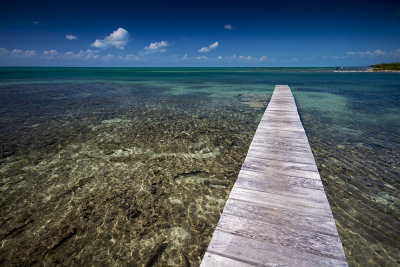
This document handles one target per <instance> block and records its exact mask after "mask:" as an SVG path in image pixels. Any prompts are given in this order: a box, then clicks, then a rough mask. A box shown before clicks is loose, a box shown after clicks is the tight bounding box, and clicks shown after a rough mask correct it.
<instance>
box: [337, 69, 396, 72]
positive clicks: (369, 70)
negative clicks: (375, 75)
mask: <svg viewBox="0 0 400 267" xmlns="http://www.w3.org/2000/svg"><path fill="white" fill-rule="evenodd" d="M333 72H400V70H378V69H373V68H369V69H365V70H334V71H333Z"/></svg>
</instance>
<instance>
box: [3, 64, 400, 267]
mask: <svg viewBox="0 0 400 267" xmlns="http://www.w3.org/2000/svg"><path fill="white" fill-rule="evenodd" d="M275 84H288V85H289V86H290V87H291V89H292V91H293V93H294V95H295V99H296V102H297V105H298V109H299V112H300V116H301V119H302V121H303V124H304V127H305V129H306V132H307V135H308V137H309V141H310V144H311V147H312V150H313V153H314V155H315V157H316V161H317V165H318V168H319V170H320V173H321V178H322V180H323V182H324V186H325V190H326V192H327V195H328V199H329V203H330V205H331V208H332V211H333V214H334V217H335V220H336V223H337V227H338V230H339V234H340V237H341V240H342V242H343V245H344V249H345V252H346V256H347V260H348V262H349V263H350V265H351V266H368V265H370V266H372V265H382V266H383V265H397V264H400V258H399V257H400V256H399V255H400V249H399V247H400V243H399V242H400V241H399V240H400V232H399V229H400V207H399V204H400V198H399V191H400V190H399V188H400V184H399V177H400V175H399V156H400V74H398V73H334V72H332V70H330V69H327V68H321V69H318V68H317V69H309V68H304V69H302V68H296V69H290V68H289V69H284V68H276V69H251V68H249V69H248V68H233V69H190V68H189V69H184V68H178V69H173V68H170V69H169V68H161V69H155V68H154V69H153V68H151V69H135V68H133V69H123V68H122V69H115V68H114V69H105V68H65V69H62V68H2V69H0V177H1V178H0V215H1V216H0V240H1V247H0V264H5V265H29V264H38V265H39V264H40V265H42V264H50V265H55V264H64V265H71V264H72V265H88V264H91V265H99V264H102V265H107V266H111V265H131V266H136V265H137V266H142V265H145V266H146V265H147V266H151V265H158V266H165V265H171V266H197V265H199V263H200V262H201V258H202V256H203V254H204V252H205V250H206V248H207V245H208V243H209V241H210V239H211V236H212V233H213V231H214V228H215V226H216V223H217V222H218V219H219V216H220V213H221V211H222V208H223V206H224V203H225V201H226V199H227V197H228V194H229V191H230V189H231V187H232V186H233V183H234V182H235V179H236V177H237V174H238V172H239V170H240V167H241V164H242V162H243V160H244V158H245V156H246V153H247V149H248V146H249V145H250V143H251V140H252V137H253V135H254V133H255V130H256V128H257V125H258V122H259V120H260V119H261V116H262V114H263V112H264V109H265V107H266V104H267V102H268V99H269V96H270V95H271V93H272V91H273V88H274V85H275Z"/></svg>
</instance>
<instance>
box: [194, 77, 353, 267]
mask: <svg viewBox="0 0 400 267" xmlns="http://www.w3.org/2000/svg"><path fill="white" fill-rule="evenodd" d="M260 265H262V266H278V265H286V266H347V262H346V257H345V254H344V251H343V247H342V243H341V241H340V238H339V235H338V232H337V229H336V224H335V221H334V218H333V216H332V212H331V209H330V206H329V203H328V200H327V198H326V194H325V191H324V188H323V185H322V182H321V178H320V176H319V172H318V169H317V166H316V164H315V159H314V156H313V155H312V151H311V148H310V145H309V143H308V139H307V135H306V133H305V131H304V128H303V125H302V123H301V120H300V117H299V114H298V112H297V107H296V102H295V99H294V97H293V95H292V93H291V91H290V88H289V87H288V86H287V85H277V86H276V87H275V90H274V93H273V95H272V98H271V100H270V102H269V104H268V107H267V109H266V111H265V113H264V116H263V118H262V119H261V121H260V124H259V126H258V128H257V131H256V133H255V135H254V137H253V141H252V143H251V145H250V147H249V151H248V153H247V156H246V159H245V161H244V162H243V165H242V169H241V171H240V173H239V176H238V179H237V181H236V183H235V185H234V186H233V188H232V191H231V193H230V195H229V198H228V200H227V202H226V204H225V207H224V210H223V213H222V215H221V218H220V220H219V222H218V225H217V228H216V230H215V232H214V235H213V237H212V239H211V242H210V244H209V246H208V249H207V252H206V253H205V255H204V258H203V261H202V263H201V266H203V267H208V266H260Z"/></svg>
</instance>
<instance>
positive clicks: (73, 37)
mask: <svg viewBox="0 0 400 267" xmlns="http://www.w3.org/2000/svg"><path fill="white" fill-rule="evenodd" d="M65 39H67V40H76V39H78V37H76V36H75V35H72V34H67V35H65Z"/></svg>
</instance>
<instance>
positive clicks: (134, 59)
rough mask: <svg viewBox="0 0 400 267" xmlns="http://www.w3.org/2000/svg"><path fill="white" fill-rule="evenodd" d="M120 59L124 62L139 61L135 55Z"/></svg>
mask: <svg viewBox="0 0 400 267" xmlns="http://www.w3.org/2000/svg"><path fill="white" fill-rule="evenodd" d="M121 59H123V60H125V61H140V60H141V58H140V57H138V56H137V55H134V54H128V55H126V56H124V57H122V58H121Z"/></svg>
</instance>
